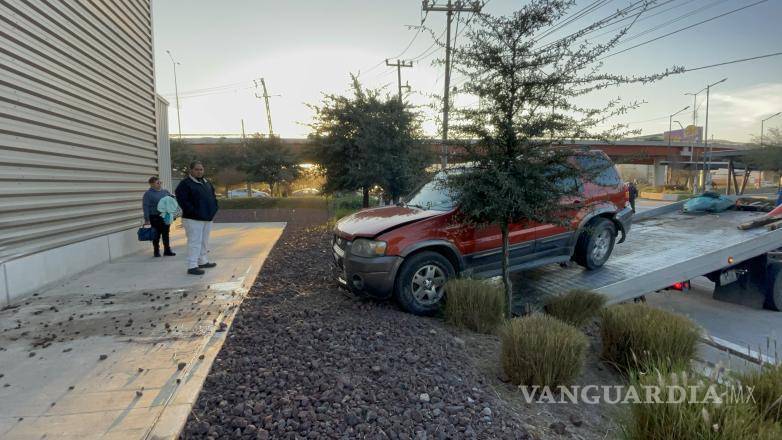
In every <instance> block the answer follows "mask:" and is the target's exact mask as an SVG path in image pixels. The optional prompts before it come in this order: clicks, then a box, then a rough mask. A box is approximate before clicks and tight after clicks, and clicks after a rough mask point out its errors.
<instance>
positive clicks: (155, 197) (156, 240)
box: [142, 176, 176, 257]
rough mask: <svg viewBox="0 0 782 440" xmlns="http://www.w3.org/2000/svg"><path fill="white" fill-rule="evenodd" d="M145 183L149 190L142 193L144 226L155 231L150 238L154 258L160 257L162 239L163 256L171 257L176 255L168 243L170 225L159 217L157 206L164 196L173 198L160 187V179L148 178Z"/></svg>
mask: <svg viewBox="0 0 782 440" xmlns="http://www.w3.org/2000/svg"><path fill="white" fill-rule="evenodd" d="M147 182H149V189H148V190H147V192H145V193H144V200H143V202H142V204H143V206H144V224H145V225H151V226H152V229H154V231H155V234H154V236H153V238H152V246H153V247H154V250H155V256H156V257H159V256H160V238H161V237H162V238H163V255H165V256H167V257H173V256H174V255H176V254H175V253H174V252H172V251H171V245H170V244H169V241H168V233H169V229H170V225H168V224H166V222H165V221H164V220H163V217H162V216H161V215H160V212H159V211H158V210H157V204H158V202H160V199H162V198H163V197H166V196H171V197H173V196H172V195H171V193H170V192H168V190H165V189H163V188H162V187H161V184H160V179H158V178H157V177H156V176H153V177H150V178H149V180H148V181H147Z"/></svg>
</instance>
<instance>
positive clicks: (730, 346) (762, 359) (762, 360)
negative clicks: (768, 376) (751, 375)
mask: <svg viewBox="0 0 782 440" xmlns="http://www.w3.org/2000/svg"><path fill="white" fill-rule="evenodd" d="M700 342H701V343H703V344H706V345H708V346H710V347H714V348H716V349H718V350H721V351H724V352H726V353H729V354H731V355H733V356H736V357H738V358H740V359H743V360H745V361H748V362H751V363H753V364H756V365H776V364H777V361H775V360H774V359H773V358H771V357H770V356H767V355H765V354H763V353H760V352H758V351H755V350H752V349H751V348H750V347H742V346H740V345H738V344H734V343H732V342H729V341H726V340H724V339H720V338H718V337H716V336H711V335H706V336H704V337H701V339H700Z"/></svg>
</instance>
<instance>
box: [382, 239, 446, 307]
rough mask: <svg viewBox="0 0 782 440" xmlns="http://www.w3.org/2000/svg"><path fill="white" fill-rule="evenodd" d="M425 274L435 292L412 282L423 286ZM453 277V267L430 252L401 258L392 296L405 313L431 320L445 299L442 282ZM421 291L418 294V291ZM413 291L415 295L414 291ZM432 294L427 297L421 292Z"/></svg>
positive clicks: (444, 259) (436, 254)
mask: <svg viewBox="0 0 782 440" xmlns="http://www.w3.org/2000/svg"><path fill="white" fill-rule="evenodd" d="M427 273H431V274H432V276H433V277H432V278H433V279H436V280H437V288H436V289H434V290H432V289H431V288H430V289H426V288H425V287H424V286H421V285H420V283H416V282H414V278H416V276H418V278H416V279H417V280H418V279H422V278H423V280H424V282H426V276H427ZM455 275H456V272H455V271H454V268H453V265H452V264H451V262H450V261H448V259H447V258H445V257H444V256H443V255H442V254H439V253H437V252H432V251H424V252H421V253H418V254H414V255H412V256H409V257H407V258H405V261H404V262H402V266H401V267H400V268H399V273H398V274H397V276H396V283H394V296H395V297H396V299H397V301H398V302H399V305H401V306H402V308H403V309H405V310H406V311H408V312H410V313H412V314H414V315H419V316H431V315H433V314H435V313H437V311H438V310H440V306H441V305H442V302H443V300H444V299H445V286H444V284H445V281H447V280H449V279H451V278H453V277H454V276H455ZM422 288H423V289H424V291H422V290H421V289H422ZM414 289H415V291H414ZM426 290H429V291H430V292H435V293H434V294H430V293H429V294H428V293H426V292H425V291H426Z"/></svg>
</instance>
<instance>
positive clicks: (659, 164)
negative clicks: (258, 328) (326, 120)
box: [183, 134, 749, 185]
mask: <svg viewBox="0 0 782 440" xmlns="http://www.w3.org/2000/svg"><path fill="white" fill-rule="evenodd" d="M183 140H184V141H185V142H186V143H187V144H189V145H191V146H192V147H193V148H194V149H195V150H196V151H205V150H210V149H214V148H236V147H239V146H240V145H241V144H242V142H243V138H242V136H241V135H235V134H203V135H183ZM281 141H282V142H283V143H284V144H286V145H288V146H289V147H290V148H291V150H292V151H293V152H294V153H295V154H297V155H298V156H299V157H301V160H302V161H303V162H309V161H312V157H311V156H310V155H309V147H310V146H311V145H312V142H311V141H310V140H309V139H306V138H282V139H281ZM561 146H563V147H570V148H584V149H594V150H602V151H604V152H605V153H606V154H607V155H608V156H609V157H611V159H612V160H613V161H614V162H615V163H617V164H634V165H649V166H652V167H653V175H654V178H653V179H654V183H655V184H656V185H662V184H664V181H665V175H666V173H667V167H668V166H671V165H673V166H675V167H676V168H678V169H685V170H691V171H699V170H702V169H703V159H704V153H705V155H706V158H707V160H708V158H711V159H712V160H711V162H710V164H709V168H710V169H719V168H729V167H731V166H732V165H731V159H737V158H740V156H742V155H743V154H744V151H746V150H747V149H749V147H748V146H747V145H746V144H738V143H725V142H720V141H717V142H716V143H713V144H709V146H708V148H705V147H704V146H703V145H693V144H692V143H690V142H676V141H673V142H670V144H669V143H668V141H647V140H620V141H616V142H605V141H600V140H576V141H572V142H565V143H562V145H561ZM422 148H426V149H429V150H430V151H432V152H433V153H435V154H436V155H438V157H439V156H440V155H441V154H442V151H443V142H442V141H441V140H432V139H429V140H425V141H423V143H422ZM460 150H461V147H459V145H458V143H454V144H452V145H449V151H450V154H449V156H453V157H449V161H453V160H455V159H458V157H459V153H460Z"/></svg>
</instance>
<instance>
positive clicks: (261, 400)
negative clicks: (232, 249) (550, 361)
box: [182, 222, 538, 439]
mask: <svg viewBox="0 0 782 440" xmlns="http://www.w3.org/2000/svg"><path fill="white" fill-rule="evenodd" d="M301 223H302V222H299V224H290V223H289V225H288V227H287V228H286V230H285V232H284V233H283V235H282V237H281V238H280V240H279V241H278V243H277V245H276V246H275V248H274V249H273V250H272V252H271V254H270V255H269V257H268V259H267V260H266V262H265V264H264V267H263V269H262V271H261V274H260V275H259V276H258V280H257V282H256V284H255V286H254V287H253V289H252V290H251V292H250V294H249V296H248V298H246V299H245V301H244V303H243V304H242V306H241V308H240V309H239V311H238V314H237V316H236V318H235V320H234V322H233V325H232V327H231V328H230V330H229V335H228V339H227V341H226V343H225V345H224V346H223V348H222V350H221V352H220V354H219V355H218V357H217V359H216V360H215V363H214V365H213V367H212V370H211V372H210V373H209V376H208V377H207V379H206V382H205V384H204V388H203V390H202V391H201V394H200V396H199V398H198V401H197V403H196V405H195V406H194V407H193V411H192V413H191V415H190V418H189V419H188V421H187V424H186V426H185V429H184V431H183V433H182V437H183V438H258V439H266V438H290V439H294V438H340V439H341V438H370V439H375V438H378V439H385V438H391V439H408V438H411V439H424V438H429V439H445V438H481V439H484V438H501V439H523V438H531V436H530V434H529V429H528V428H529V426H527V425H526V423H527V420H526V419H525V418H523V417H522V415H521V414H519V413H518V412H517V411H518V408H513V406H511V405H508V404H507V403H506V402H504V401H503V400H501V399H500V398H499V397H498V395H497V394H496V393H495V391H494V390H493V389H492V387H491V383H490V382H491V381H487V380H486V377H485V375H484V374H482V373H481V372H480V371H479V370H478V369H477V368H476V367H474V366H473V365H474V363H473V362H472V361H471V356H470V354H469V353H468V351H467V349H466V347H465V341H464V339H461V338H457V337H455V336H454V335H453V334H452V333H451V330H450V329H449V328H448V327H446V326H445V325H444V324H442V322H441V321H439V320H437V319H428V318H420V317H416V316H413V315H409V314H406V313H403V312H401V311H400V310H399V309H398V308H397V307H396V306H395V305H393V304H387V303H378V302H374V301H362V300H358V299H355V298H352V297H349V296H348V295H346V294H345V292H343V291H341V290H340V289H339V288H337V286H336V285H335V283H334V281H333V278H332V274H331V266H330V261H331V254H330V232H329V231H328V230H326V228H324V227H317V228H309V229H308V228H306V227H305V226H303V225H302V224H301ZM535 437H538V435H536V436H535Z"/></svg>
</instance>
